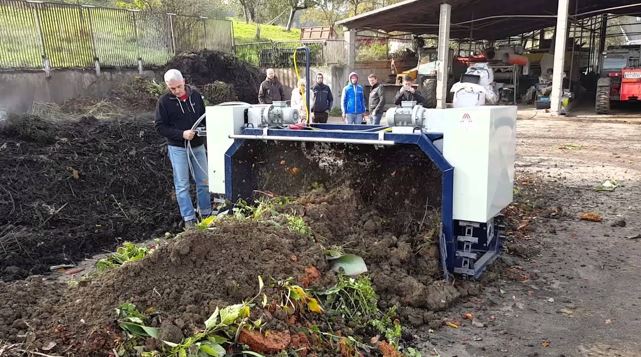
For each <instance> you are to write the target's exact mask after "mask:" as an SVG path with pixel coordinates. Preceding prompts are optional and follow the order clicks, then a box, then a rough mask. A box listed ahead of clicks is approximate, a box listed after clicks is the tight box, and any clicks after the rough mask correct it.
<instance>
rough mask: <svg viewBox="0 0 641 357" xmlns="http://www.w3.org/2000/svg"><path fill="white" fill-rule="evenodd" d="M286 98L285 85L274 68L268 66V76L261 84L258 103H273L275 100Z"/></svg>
mask: <svg viewBox="0 0 641 357" xmlns="http://www.w3.org/2000/svg"><path fill="white" fill-rule="evenodd" d="M282 100H285V92H284V91H283V85H282V84H280V81H279V80H278V78H276V74H275V73H274V69H273V68H267V78H265V80H264V81H263V83H261V84H260V88H259V89H258V103H260V104H272V103H273V102H277V101H282Z"/></svg>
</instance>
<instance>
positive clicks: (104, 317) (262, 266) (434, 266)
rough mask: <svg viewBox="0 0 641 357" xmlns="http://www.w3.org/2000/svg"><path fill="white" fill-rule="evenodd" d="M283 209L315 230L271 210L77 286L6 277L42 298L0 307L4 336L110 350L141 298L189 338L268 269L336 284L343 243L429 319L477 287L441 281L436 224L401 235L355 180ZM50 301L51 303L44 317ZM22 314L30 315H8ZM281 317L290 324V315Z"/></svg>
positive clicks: (384, 299)
mask: <svg viewBox="0 0 641 357" xmlns="http://www.w3.org/2000/svg"><path fill="white" fill-rule="evenodd" d="M277 211H278V212H281V214H290V215H301V216H302V218H303V220H304V221H305V223H307V224H308V225H309V226H310V227H311V230H312V232H313V234H312V235H310V236H306V235H300V234H298V233H295V232H293V231H291V230H289V229H288V228H286V227H285V226H283V225H282V224H281V223H282V222H281V223H279V222H280V221H279V220H278V218H277V217H280V216H270V215H269V214H268V215H266V216H265V217H264V219H262V220H260V221H254V220H241V221H237V220H231V221H223V222H222V223H220V224H216V225H215V226H214V228H213V229H212V230H209V231H194V232H187V233H184V234H182V235H181V236H179V238H176V239H175V240H172V241H169V242H168V243H167V244H164V245H161V246H160V247H159V248H158V249H156V250H155V251H154V252H153V253H152V254H151V255H150V256H148V257H147V258H145V259H143V260H141V261H138V262H134V263H129V264H127V265H124V266H123V267H121V268H119V269H117V270H113V271H111V272H108V273H106V274H104V275H102V276H100V277H97V278H94V279H91V280H88V281H83V282H81V284H80V286H77V287H75V288H65V287H62V286H57V288H58V289H61V290H60V291H56V292H54V293H52V294H44V296H43V293H44V291H51V290H52V286H48V285H47V284H46V283H43V282H42V281H40V280H38V279H37V277H32V278H30V280H29V281H27V282H21V283H18V282H16V283H14V284H15V285H10V284H5V286H4V288H6V290H7V291H17V290H20V289H22V290H24V291H28V292H29V291H30V292H31V294H32V295H34V296H39V297H40V298H39V299H36V298H31V299H27V300H26V303H22V302H21V303H19V304H14V305H16V306H14V307H12V312H11V313H10V314H9V313H8V312H7V313H5V315H2V313H1V311H0V320H3V321H0V325H1V324H2V323H7V327H6V328H5V329H4V330H3V331H0V339H2V338H4V339H7V340H10V341H14V340H16V336H17V335H25V334H26V333H27V332H28V331H32V332H34V333H35V335H37V336H38V338H34V339H33V341H31V342H32V348H42V347H43V346H44V345H45V344H47V343H50V341H54V342H56V345H57V346H59V347H60V349H56V350H55V351H57V352H61V351H63V350H64V349H69V350H70V351H74V352H76V353H80V354H92V353H95V352H96V351H106V350H110V349H111V348H113V347H115V345H116V344H118V343H120V342H122V337H121V333H120V332H119V330H118V327H117V326H116V325H115V324H114V308H115V307H117V306H119V305H120V304H121V303H124V302H131V303H134V304H135V305H136V306H138V307H139V308H140V310H141V311H143V310H144V311H153V312H154V313H155V314H156V316H157V317H156V318H155V320H154V321H155V322H154V324H155V325H156V326H159V327H160V328H161V331H165V332H166V333H170V335H171V336H169V337H167V338H172V339H173V340H177V341H179V340H181V339H182V338H184V337H186V336H189V335H191V334H192V333H193V332H194V331H195V330H196V329H197V328H198V327H199V326H202V324H203V321H204V320H205V319H207V317H208V316H209V315H210V314H211V313H212V311H213V310H214V309H215V308H216V307H217V306H218V307H221V306H226V305H230V304H234V303H238V302H239V301H242V300H244V299H247V298H249V297H251V296H252V295H254V294H255V292H256V289H257V277H258V276H259V275H260V276H262V277H263V278H264V279H266V281H267V282H272V283H273V282H275V281H278V280H284V279H287V278H290V277H292V278H294V279H295V281H299V282H304V281H305V280H306V279H308V278H309V275H310V271H311V272H314V273H315V274H312V275H313V277H312V278H313V279H311V281H312V282H313V283H312V287H318V288H321V289H323V288H328V287H330V286H332V284H333V283H334V282H335V281H336V279H337V276H336V275H335V273H333V272H331V271H330V266H329V265H328V263H327V261H326V256H325V254H326V252H327V249H328V248H331V247H337V246H340V247H342V250H343V251H344V252H346V253H354V254H359V255H361V256H362V257H363V258H364V259H365V261H366V263H367V264H368V268H369V271H370V276H371V278H372V282H373V284H374V288H375V290H376V292H377V293H378V294H379V295H380V297H381V299H380V301H379V305H380V307H381V309H385V310H386V309H387V308H390V307H392V305H394V304H397V305H399V306H401V309H400V314H401V316H402V317H403V319H404V321H411V322H412V323H414V324H423V323H426V322H428V321H429V319H435V316H434V315H433V313H432V311H433V310H438V309H442V308H444V307H446V306H447V305H448V304H451V303H452V302H453V301H454V300H456V299H457V298H458V297H460V296H462V295H465V294H466V293H463V292H461V291H463V290H465V289H467V288H466V287H465V285H462V286H461V287H458V286H456V287H455V286H450V285H445V286H444V285H442V284H441V283H440V282H439V281H438V277H439V276H440V273H439V267H438V259H437V257H436V251H437V249H436V246H435V244H434V240H433V235H434V229H427V230H426V231H425V232H424V234H423V235H418V236H416V235H403V236H400V237H396V236H395V235H394V234H393V233H390V232H387V231H386V230H387V228H388V227H395V225H394V224H390V223H391V222H390V219H389V218H385V217H381V216H380V215H379V214H378V213H377V212H376V211H374V210H371V209H370V208H367V207H365V206H363V203H362V201H361V198H360V194H359V193H358V192H355V191H354V190H353V189H351V188H349V187H347V186H341V187H338V188H335V189H332V190H329V191H327V190H325V189H322V188H320V189H316V190H313V191H312V192H309V193H308V194H305V195H303V196H302V197H300V198H298V199H296V200H294V201H291V202H290V203H286V204H283V205H281V206H279V207H278V208H277ZM432 214H434V215H436V214H437V212H432ZM433 219H436V218H435V216H431V218H429V219H428V220H427V222H429V223H428V224H426V225H425V228H428V227H432V225H433V223H434V222H433ZM317 272H320V279H318V274H317ZM268 284H269V283H268ZM25 286H29V287H28V288H25ZM39 290H40V291H39ZM53 290H55V288H53ZM27 306H29V308H27ZM34 306H35V307H34ZM42 311H47V315H46V316H45V317H44V318H41V317H40V316H41V314H42ZM16 319H18V320H21V321H23V322H24V323H23V322H19V323H17V324H13V323H8V322H9V321H13V320H16ZM79 321H83V322H82V323H79ZM274 323H275V324H276V326H279V327H280V328H281V329H282V328H283V325H282V321H281V322H278V321H276V322H274ZM285 326H287V325H285ZM360 331H361V332H360V333H363V334H365V335H363V337H365V338H367V339H369V338H370V337H372V336H373V335H368V333H371V332H368V330H366V329H365V330H362V329H361V330H360ZM165 332H163V333H165ZM292 333H295V331H293V330H292Z"/></svg>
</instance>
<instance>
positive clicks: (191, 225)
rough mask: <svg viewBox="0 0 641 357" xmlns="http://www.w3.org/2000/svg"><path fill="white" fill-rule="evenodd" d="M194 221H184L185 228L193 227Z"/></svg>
mask: <svg viewBox="0 0 641 357" xmlns="http://www.w3.org/2000/svg"><path fill="white" fill-rule="evenodd" d="M195 228H196V221H185V230H186V231H187V230H190V229H195Z"/></svg>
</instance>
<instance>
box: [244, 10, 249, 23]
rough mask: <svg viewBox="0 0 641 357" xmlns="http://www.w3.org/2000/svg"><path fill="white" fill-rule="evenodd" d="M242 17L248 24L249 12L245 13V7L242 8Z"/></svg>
mask: <svg viewBox="0 0 641 357" xmlns="http://www.w3.org/2000/svg"><path fill="white" fill-rule="evenodd" d="M243 15H245V23H247V24H248V23H249V12H248V11H247V7H245V6H243Z"/></svg>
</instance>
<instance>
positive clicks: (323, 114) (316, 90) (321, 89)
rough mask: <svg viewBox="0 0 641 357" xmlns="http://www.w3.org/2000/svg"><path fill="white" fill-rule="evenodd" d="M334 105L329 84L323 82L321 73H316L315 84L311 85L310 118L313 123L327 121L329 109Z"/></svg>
mask: <svg viewBox="0 0 641 357" xmlns="http://www.w3.org/2000/svg"><path fill="white" fill-rule="evenodd" d="M332 105H334V97H333V96H332V90H331V89H330V88H329V86H328V85H327V84H325V83H323V74H322V73H319V74H317V75H316V84H315V85H314V86H313V87H312V107H311V112H312V119H313V122H314V123H327V118H328V117H329V111H330V110H332Z"/></svg>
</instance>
